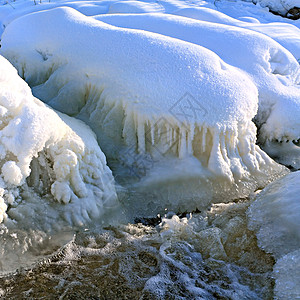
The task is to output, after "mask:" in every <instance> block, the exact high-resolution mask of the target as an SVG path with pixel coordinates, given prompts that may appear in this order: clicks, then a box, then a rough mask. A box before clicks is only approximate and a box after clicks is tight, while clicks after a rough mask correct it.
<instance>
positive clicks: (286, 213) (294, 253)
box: [248, 171, 300, 299]
mask: <svg viewBox="0 0 300 300" xmlns="http://www.w3.org/2000/svg"><path fill="white" fill-rule="evenodd" d="M299 195H300V172H299V171H298V172H294V173H290V174H288V175H286V176H285V177H283V178H281V179H279V180H276V181H274V182H273V183H271V184H269V185H268V186H267V187H266V188H265V189H264V190H263V191H262V192H260V193H259V194H258V196H257V197H256V200H255V201H254V202H253V203H252V204H251V205H250V207H249V209H248V218H249V222H248V224H249V228H250V229H251V230H254V231H255V232H256V235H257V239H258V244H259V246H260V247H261V248H262V249H264V250H265V251H266V252H268V253H271V254H272V255H273V256H274V257H275V259H276V264H275V266H274V271H273V277H274V278H275V279H276V286H275V298H276V299H297V298H298V297H299V296H300V290H299V267H300V196H299Z"/></svg>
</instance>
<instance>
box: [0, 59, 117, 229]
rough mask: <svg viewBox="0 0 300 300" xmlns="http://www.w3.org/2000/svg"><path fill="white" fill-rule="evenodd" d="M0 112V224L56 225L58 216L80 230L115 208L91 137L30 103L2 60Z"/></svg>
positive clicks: (111, 182)
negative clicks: (52, 223)
mask: <svg viewBox="0 0 300 300" xmlns="http://www.w3.org/2000/svg"><path fill="white" fill-rule="evenodd" d="M0 113H1V123H0V170H1V173H0V193H1V197H0V221H3V220H6V221H7V222H8V223H10V222H11V221H12V220H16V221H18V220H21V219H22V220H23V219H30V221H29V223H30V222H32V221H33V220H34V219H40V222H42V223H39V224H40V225H41V226H43V225H45V226H47V225H46V223H47V222H48V221H47V220H48V219H49V220H50V219H52V221H53V222H55V223H56V224H59V223H60V220H59V214H61V215H62V217H63V219H66V220H67V221H68V224H69V225H72V224H73V225H82V224H84V223H86V222H88V221H90V219H91V217H92V216H94V217H100V216H101V215H102V214H103V213H104V210H105V207H109V206H111V205H113V204H114V203H115V201H116V194H115V189H114V180H113V177H112V174H111V171H110V170H109V168H108V167H107V166H106V159H105V156H104V154H103V153H102V152H101V150H100V148H99V146H98V144H97V142H96V138H95V136H94V134H93V132H92V131H91V130H90V129H89V128H88V127H87V126H86V125H85V124H83V123H82V122H80V121H78V120H73V119H71V118H70V117H68V116H65V115H62V114H59V115H58V114H57V113H55V112H54V111H53V110H51V109H50V108H48V107H47V106H46V105H45V104H43V103H42V102H40V101H39V100H38V99H36V98H34V97H33V96H32V94H31V90H30V88H29V87H28V85H27V84H26V83H25V82H24V81H23V80H22V79H21V78H20V77H19V76H18V74H17V71H16V70H15V69H14V68H13V66H12V65H11V64H10V63H9V62H8V61H7V60H6V59H4V58H3V57H0ZM40 197H43V199H41V198H40ZM53 200H55V201H56V202H60V203H63V204H67V205H66V206H62V205H58V204H55V202H54V201H53ZM26 223H28V222H26V221H25V222H24V223H22V226H26V225H25V224H26Z"/></svg>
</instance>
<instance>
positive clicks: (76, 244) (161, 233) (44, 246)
mask: <svg viewBox="0 0 300 300" xmlns="http://www.w3.org/2000/svg"><path fill="white" fill-rule="evenodd" d="M249 203H250V200H249V199H243V200H240V201H237V202H231V203H229V204H215V205H213V206H212V207H211V209H210V210H208V211H205V212H196V213H193V214H182V215H180V216H178V215H175V214H173V213H170V212H169V213H168V214H166V215H165V216H164V217H162V218H161V217H160V216H158V217H157V218H152V219H146V218H140V219H136V220H135V222H133V223H128V224H119V225H114V226H112V225H110V226H100V227H95V228H89V229H83V230H79V231H77V232H68V231H66V232H61V233H60V235H57V236H56V237H49V236H48V237H45V236H43V235H42V234H40V235H38V234H37V232H35V233H32V236H31V238H30V233H28V232H27V236H26V234H25V233H24V232H23V239H22V241H21V237H22V235H21V233H20V232H19V235H18V234H17V233H10V232H6V233H3V234H6V237H7V238H6V239H5V238H4V239H3V240H4V241H7V242H8V240H9V238H10V239H11V240H13V239H14V240H15V241H17V240H18V241H19V242H18V243H19V244H18V243H16V242H15V243H14V245H15V250H19V254H18V259H19V261H20V262H21V261H22V262H23V267H21V268H18V270H17V271H14V272H9V273H7V272H6V273H5V272H3V273H2V276H1V278H0V287H1V289H0V295H1V297H2V298H3V299H239V300H240V299H272V298H273V292H272V291H273V287H274V280H273V279H272V276H271V274H272V269H273V265H274V260H273V258H272V257H271V256H270V255H268V254H266V253H265V252H263V251H262V250H260V249H259V248H258V246H257V240H256V237H255V234H254V233H253V232H251V231H250V230H249V229H248V228H247V217H246V210H247V208H248V206H249ZM33 236H34V238H33ZM2 237H3V236H2ZM62 244H63V246H59V245H62ZM24 245H26V247H25V246H24ZM36 245H39V246H40V247H36ZM31 246H32V247H31ZM2 248H3V249H4V248H5V243H2ZM3 249H2V250H3ZM21 249H22V250H21ZM34 249H35V250H34ZM2 252H3V251H2ZM26 253H30V255H29V256H28V254H26ZM2 254H3V253H2ZM11 255H13V254H11ZM11 255H9V254H7V255H6V256H7V257H11ZM14 255H15V258H11V260H12V261H13V260H14V259H15V265H16V266H18V259H17V255H16V253H15V254H14ZM22 255H27V256H28V259H26V263H24V257H25V256H23V257H22ZM34 260H35V261H38V262H35V263H31V262H33V261H34ZM28 265H30V266H28Z"/></svg>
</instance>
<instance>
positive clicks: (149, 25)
mask: <svg viewBox="0 0 300 300" xmlns="http://www.w3.org/2000/svg"><path fill="white" fill-rule="evenodd" d="M196 11H197V12H198V11H201V12H206V11H209V13H211V11H212V10H208V9H202V10H200V9H198V10H196ZM216 14H219V15H220V14H221V13H219V12H216ZM94 18H96V19H97V20H100V21H103V22H106V23H108V24H111V25H114V26H119V27H125V28H133V29H141V30H147V31H150V32H155V33H159V34H163V35H165V36H170V37H173V38H177V39H180V40H184V41H187V42H190V43H193V44H197V45H201V46H203V47H205V48H207V49H210V50H211V51H213V52H215V53H216V54H218V56H220V58H222V59H223V60H224V61H225V62H226V63H228V64H230V65H233V66H235V67H238V68H240V69H242V70H244V71H245V72H247V73H248V74H249V75H250V76H251V77H252V79H253V81H254V82H255V84H256V86H257V88H258V91H259V113H258V115H257V116H256V123H257V125H258V126H259V128H260V131H259V134H260V136H259V137H260V142H261V143H262V144H264V149H266V151H267V153H268V154H270V155H272V156H273V157H275V158H276V159H278V160H279V161H280V162H281V163H283V164H285V165H288V166H293V167H294V168H295V169H297V168H300V160H299V157H300V148H299V146H297V143H298V140H299V138H300V118H299V115H300V88H299V85H298V82H299V72H300V68H299V64H298V62H297V61H296V59H295V57H293V55H291V53H290V52H289V51H287V50H286V49H285V48H284V47H282V46H281V45H279V44H278V43H277V42H276V41H274V40H273V39H271V38H270V37H267V36H266V35H264V34H260V33H258V32H255V31H253V30H248V29H244V28H243V26H245V25H244V23H245V22H241V21H237V20H236V21H235V23H234V22H233V21H231V23H232V24H235V25H237V26H231V25H224V24H216V23H211V22H206V21H198V20H193V19H188V18H184V17H180V16H175V15H166V14H143V15H138V14H128V15H100V16H96V17H94ZM220 18H221V17H220ZM227 18H229V17H227ZM221 19H222V18H221ZM223 19H224V22H225V20H226V19H225V18H223ZM231 19H232V18H229V20H231ZM228 22H229V21H228ZM228 22H227V23H228ZM251 25H252V26H258V25H257V24H251ZM274 25H275V24H274ZM286 25H287V24H286ZM238 26H241V27H238ZM247 26H249V28H251V29H252V27H251V26H250V25H247ZM260 26H261V27H262V28H264V27H263V26H264V24H261V25H260ZM284 28H285V27H284ZM269 30H271V28H269ZM298 31H299V30H298ZM299 33H300V31H299ZM299 33H298V34H299ZM299 50H300V48H299ZM280 142H281V143H280ZM283 145H284V147H283ZM283 148H284V149H283Z"/></svg>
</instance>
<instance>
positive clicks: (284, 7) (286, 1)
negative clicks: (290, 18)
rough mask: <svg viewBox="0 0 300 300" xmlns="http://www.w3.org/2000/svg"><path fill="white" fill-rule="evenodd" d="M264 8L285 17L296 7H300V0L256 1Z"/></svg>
mask: <svg viewBox="0 0 300 300" xmlns="http://www.w3.org/2000/svg"><path fill="white" fill-rule="evenodd" d="M255 2H258V3H259V4H260V5H261V6H262V7H268V8H269V9H270V10H272V11H274V12H277V13H279V14H281V15H282V16H285V15H286V14H287V13H288V11H289V10H290V9H292V8H294V7H297V8H299V7H300V1H299V0H255Z"/></svg>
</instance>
